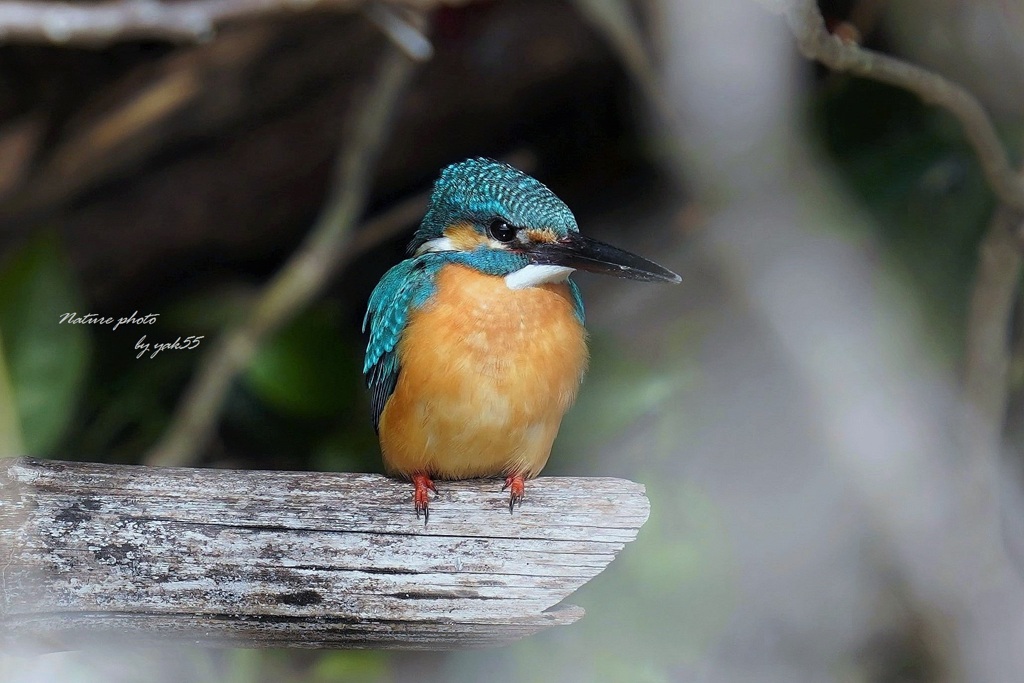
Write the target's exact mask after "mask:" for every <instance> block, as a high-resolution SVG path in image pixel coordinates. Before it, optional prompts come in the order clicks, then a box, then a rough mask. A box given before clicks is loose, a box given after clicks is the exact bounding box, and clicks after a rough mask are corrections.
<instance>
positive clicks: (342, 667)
mask: <svg viewBox="0 0 1024 683" xmlns="http://www.w3.org/2000/svg"><path fill="white" fill-rule="evenodd" d="M307 680H308V681H309V683H348V682H351V683H375V682H376V681H389V680H391V670H390V667H389V666H388V663H387V656H386V654H385V653H383V652H365V651H364V652H360V651H357V650H353V651H348V652H327V653H324V654H322V655H321V656H320V657H319V659H318V660H317V661H316V663H315V664H314V665H313V667H312V668H311V669H310V672H309V677H308V679H307Z"/></svg>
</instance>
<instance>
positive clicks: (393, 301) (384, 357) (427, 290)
mask: <svg viewBox="0 0 1024 683" xmlns="http://www.w3.org/2000/svg"><path fill="white" fill-rule="evenodd" d="M425 256H426V255H424V256H421V257H417V258H413V259H407V260H405V261H402V262H401V263H399V264H398V265H397V266H395V267H394V268H392V269H391V270H389V271H388V272H387V273H385V274H384V277H382V278H381V280H380V282H379V283H377V287H376V288H375V289H374V290H373V294H371V295H370V303H369V306H368V307H367V309H366V317H365V318H363V331H364V332H365V331H366V329H367V327H369V329H370V341H369V343H368V344H367V346H366V359H365V360H364V362H363V374H364V375H365V376H366V386H367V387H369V388H370V408H371V411H372V415H373V428H374V429H378V426H379V425H380V414H381V413H382V412H384V406H385V404H386V403H387V401H388V399H389V398H390V397H391V394H392V393H393V392H394V391H395V385H396V384H397V383H398V374H399V372H400V371H401V367H399V362H398V353H397V352H396V351H395V347H396V346H398V341H399V340H400V339H401V338H402V332H403V331H404V330H405V324H406V322H408V320H409V312H410V311H412V310H413V309H414V308H417V307H419V306H422V305H423V303H424V302H426V300H427V299H428V298H429V297H430V295H431V294H432V293H433V291H434V275H435V274H436V269H435V268H431V267H430V266H429V264H428V262H427V260H426V258H425Z"/></svg>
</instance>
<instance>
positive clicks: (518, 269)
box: [409, 159, 680, 287]
mask: <svg viewBox="0 0 1024 683" xmlns="http://www.w3.org/2000/svg"><path fill="white" fill-rule="evenodd" d="M409 250H410V251H411V252H413V253H415V254H422V253H425V252H428V251H461V252H471V253H474V254H478V255H479V256H480V257H481V259H482V260H483V259H486V260H487V262H488V263H490V264H495V263H500V264H504V268H505V270H506V271H507V272H502V274H503V275H505V276H506V280H507V282H508V283H509V286H510V287H527V286H531V285H536V284H541V283H543V282H552V281H557V280H564V279H565V278H566V277H568V275H569V274H570V273H571V272H572V271H573V270H577V269H578V270H587V271H590V272H594V273H604V274H607V275H615V276H617V277H624V278H631V279H634V280H648V281H664V282H679V281H680V277H679V276H678V275H676V274H675V273H673V272H672V271H670V270H667V269H665V268H662V267H661V266H659V265H658V264H656V263H653V262H651V261H648V260H647V259H645V258H642V257H640V256H637V255H636V254H631V253H630V252H628V251H623V250H622V249H618V248H617V247H613V246H611V245H608V244H605V243H603V242H599V241H597V240H595V239H592V238H589V237H585V236H583V235H581V234H580V232H579V227H577V225H576V217H575V216H573V215H572V211H570V210H569V207H568V206H566V205H565V203H564V202H563V201H562V200H561V199H559V198H558V197H556V196H555V193H554V192H552V191H551V190H549V189H548V188H547V187H545V186H544V185H543V184H542V183H541V182H539V181H538V180H536V179H534V178H531V177H530V176H528V175H526V174H525V173H523V172H522V171H519V170H518V169H515V168H513V167H512V166H509V165H508V164H503V163H500V162H497V161H493V160H491V159H468V160H466V161H463V162H460V163H458V164H452V165H451V166H448V167H447V168H445V169H444V170H443V171H442V172H441V177H440V178H438V180H437V183H436V184H435V185H434V192H433V194H432V195H431V197H430V206H429V208H428V209H427V213H426V215H425V216H424V217H423V222H422V223H421V224H420V227H419V229H418V230H417V231H416V235H415V236H414V237H413V240H412V242H411V243H410V245H409ZM499 267H500V266H499Z"/></svg>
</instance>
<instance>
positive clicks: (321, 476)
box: [0, 458, 649, 649]
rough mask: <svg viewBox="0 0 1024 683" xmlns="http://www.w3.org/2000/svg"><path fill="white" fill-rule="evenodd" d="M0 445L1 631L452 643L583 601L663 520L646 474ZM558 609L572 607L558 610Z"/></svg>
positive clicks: (238, 643)
mask: <svg viewBox="0 0 1024 683" xmlns="http://www.w3.org/2000/svg"><path fill="white" fill-rule="evenodd" d="M500 486H501V482H500V481H497V480H493V481H488V480H484V481H481V480H476V481H462V482H438V489H439V494H438V496H437V497H436V498H435V499H434V501H433V502H432V503H431V515H430V523H429V524H428V525H426V526H424V524H423V520H417V519H416V516H415V515H414V513H413V508H412V503H411V495H410V493H411V487H410V486H409V484H407V483H405V482H400V481H394V480H391V479H387V478H385V477H382V476H379V475H371V474H341V473H321V472H266V471H241V470H211V469H191V468H149V467H137V466H125V465H101V464H87V463H72V462H58V461H46V460H35V459H28V458H19V459H12V460H3V461H0V642H2V643H3V644H4V646H6V647H8V648H10V647H14V646H23V645H26V644H27V645H29V646H32V647H35V648H39V647H42V648H45V649H60V648H74V647H80V646H83V645H86V644H88V643H90V642H97V641H106V642H109V641H111V640H115V639H116V640H117V641H118V642H126V641H134V642H141V643H152V642H157V641H159V642H164V643H166V642H168V641H179V642H182V641H184V642H191V643H195V644H200V645H205V646H231V647H307V648H321V647H341V648H345V647H374V648H404V649H453V648H469V647H481V646H490V645H498V644H503V643H508V642H512V641H514V640H517V639H519V638H523V637H525V636H527V635H530V634H532V633H535V632H537V631H539V630H541V629H544V628H547V627H549V626H554V625H558V624H569V623H572V622H574V621H576V620H577V619H579V618H580V617H581V616H582V615H583V610H581V609H580V608H578V607H573V606H557V605H559V603H560V602H561V601H562V600H563V599H564V598H566V597H567V596H568V595H570V594H571V593H572V592H573V591H575V590H576V589H577V588H579V587H580V586H581V585H583V584H584V583H586V582H587V581H588V580H590V579H591V578H593V577H594V576H596V575H597V574H599V573H600V572H601V571H602V570H603V569H604V568H605V567H606V566H607V565H608V563H609V562H611V561H612V559H614V557H615V555H616V554H617V553H618V552H619V550H621V549H622V547H623V546H624V544H626V543H627V542H629V541H631V540H633V539H634V538H635V537H636V534H637V531H638V530H639V528H640V527H641V526H642V525H643V524H644V522H645V521H646V520H647V516H648V513H649V504H648V501H647V498H646V496H645V495H644V489H643V487H642V486H641V485H639V484H635V483H632V482H628V481H624V480H620V479H610V478H587V479H578V478H559V477H544V478H541V479H538V480H535V481H531V482H528V484H527V490H526V495H527V497H526V500H525V501H524V503H523V506H522V508H521V509H520V508H517V509H516V511H515V514H513V515H509V512H508V499H507V494H506V493H501V492H500V490H499V489H500ZM556 606H557V607H556Z"/></svg>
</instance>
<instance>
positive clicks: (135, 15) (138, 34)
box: [0, 0, 470, 46]
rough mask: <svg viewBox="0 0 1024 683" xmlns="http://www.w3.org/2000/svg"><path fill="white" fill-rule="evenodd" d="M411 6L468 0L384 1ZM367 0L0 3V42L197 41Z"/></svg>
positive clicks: (12, 0)
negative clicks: (232, 27)
mask: <svg viewBox="0 0 1024 683" xmlns="http://www.w3.org/2000/svg"><path fill="white" fill-rule="evenodd" d="M390 1H391V3H392V4H400V5H404V6H407V7H411V8H416V9H421V10H423V9H429V8H432V7H436V6H438V5H442V4H447V5H459V4H465V3H466V2H469V1H470V0H390ZM373 4H375V3H368V2H367V0H180V1H178V2H160V1H159V0H111V1H108V2H98V3H71V2H49V1H43V2H34V1H28V2H25V1H19V0H3V1H2V2H0V43H2V42H7V43H10V42H30V43H40V42H41V43H52V44H55V45H85V46H98V45H105V44H108V43H113V42H117V41H126V40H141V39H148V40H167V41H172V42H197V41H203V40H208V39H210V38H211V37H212V36H213V34H214V32H215V31H216V29H217V27H218V26H220V25H222V24H226V23H229V22H232V21H237V20H240V19H250V18H254V17H258V16H263V15H273V14H283V13H288V12H303V11H309V10H314V9H332V10H340V11H350V10H355V9H359V8H362V7H364V6H367V5H373Z"/></svg>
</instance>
